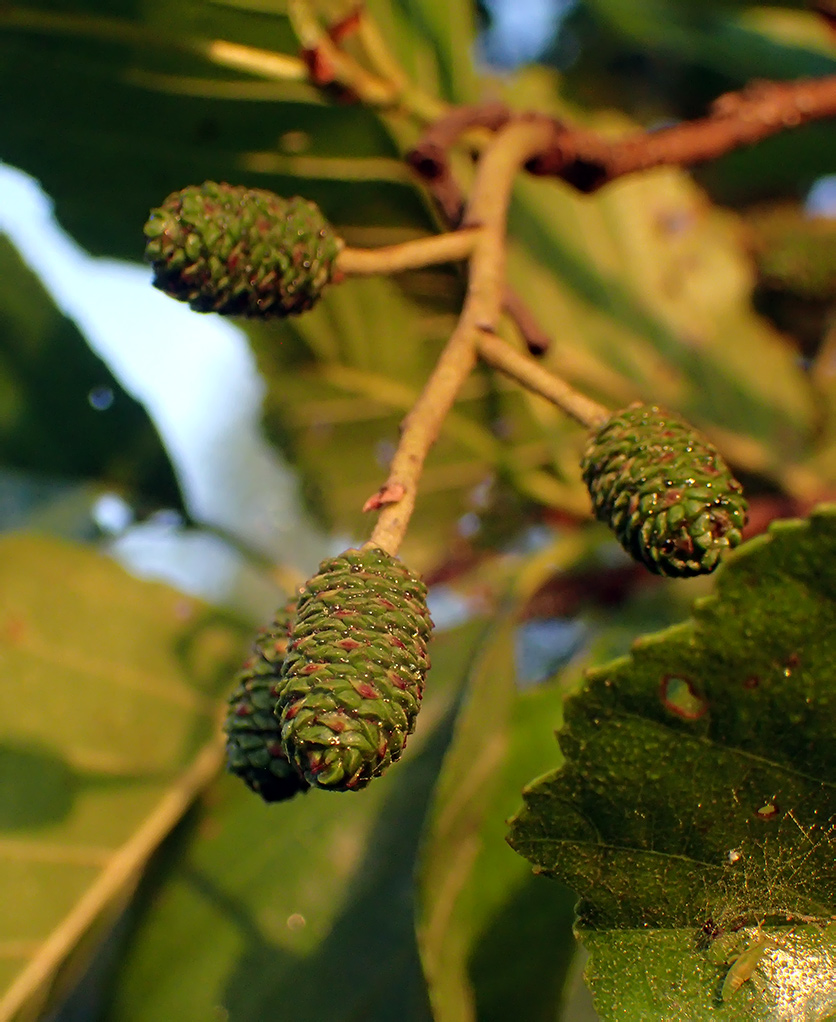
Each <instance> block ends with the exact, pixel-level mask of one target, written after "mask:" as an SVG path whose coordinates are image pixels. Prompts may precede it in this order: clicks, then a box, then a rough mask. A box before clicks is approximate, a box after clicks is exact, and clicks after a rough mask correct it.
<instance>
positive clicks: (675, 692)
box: [661, 674, 708, 720]
mask: <svg viewBox="0 0 836 1022" xmlns="http://www.w3.org/2000/svg"><path fill="white" fill-rule="evenodd" d="M661 695H662V702H663V703H664V704H665V708H666V709H668V710H670V711H671V713H675V714H676V715H677V717H682V719H683V720H699V719H700V717H702V716H704V715H705V713H706V712H707V711H708V701H707V700H706V699H705V698H703V696H701V695H699V693H698V692H697V690H696V687H695V685H694V683H693V682H692V681H690V680H689V679H688V678H679V677H676V675H672V674H669V675H667V676H666V677H664V678H663V679H662V688H661Z"/></svg>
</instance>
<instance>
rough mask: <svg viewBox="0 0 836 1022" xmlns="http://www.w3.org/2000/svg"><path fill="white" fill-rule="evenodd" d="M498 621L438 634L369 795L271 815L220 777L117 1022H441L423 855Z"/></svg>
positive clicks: (129, 960)
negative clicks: (446, 765)
mask: <svg viewBox="0 0 836 1022" xmlns="http://www.w3.org/2000/svg"><path fill="white" fill-rule="evenodd" d="M483 628H484V624H483V623H482V622H477V623H475V624H472V625H468V626H466V627H465V628H463V629H458V630H456V631H455V632H451V633H448V634H445V635H441V636H439V637H438V638H437V639H436V640H434V642H433V646H432V658H433V667H432V670H431V672H430V674H429V677H428V679H427V690H426V696H425V700H424V705H423V707H422V709H421V714H420V716H419V719H418V726H417V730H416V732H415V734H414V735H413V736H412V737H411V738H410V741H409V746H408V747H407V750H406V753H405V754H404V757H403V759H402V760H401V761H400V762H399V763H398V764H396V765H395V766H393V768H392V769H391V770H389V771H388V772H387V773H386V774H385V775H384V776H383V777H380V778H378V779H377V780H375V782H374V783H373V784H371V785H369V787H368V788H366V789H364V790H362V791H359V792H350V793H339V794H335V793H333V792H324V791H312V792H310V793H308V794H306V795H304V796H303V797H300V798H297V799H295V800H294V801H292V802H288V803H280V804H276V805H273V806H266V805H265V804H264V803H263V802H261V800H260V799H258V798H257V797H256V796H254V795H253V794H252V792H250V791H248V790H246V788H245V787H244V785H242V784H241V783H240V781H238V780H237V779H235V778H226V779H224V780H223V781H221V782H220V783H219V785H218V786H217V788H216V789H214V790H213V792H212V793H211V795H210V798H209V800H208V803H207V806H206V808H205V809H204V810H203V812H202V813H201V814H200V817H199V819H198V820H197V821H196V824H197V826H196V829H194V830H191V831H190V832H189V834H188V835H183V837H184V841H183V843H181V844H179V845H178V846H177V847H175V848H173V849H171V855H170V857H169V858H168V860H167V861H166V862H164V863H163V864H162V868H161V870H160V872H159V873H158V874H157V875H156V876H155V878H154V880H155V882H154V883H153V884H152V885H149V888H148V891H147V898H146V900H145V901H144V904H143V911H142V913H141V915H140V917H139V923H138V926H137V929H136V931H135V933H134V934H133V935H132V940H131V944H130V948H129V949H128V950H127V953H126V955H125V958H124V964H123V967H122V969H121V971H120V973H119V975H118V977H117V981H116V988H115V995H114V1001H113V1004H112V1006H111V1008H110V1010H109V1011H108V1012H107V1014H106V1016H105V1017H106V1018H107V1020H108V1022H131V1020H142V1022H145V1020H147V1019H149V1018H159V1019H169V1018H172V1019H173V1018H177V1019H181V1020H182V1022H204V1020H205V1019H211V1018H213V1017H216V1015H217V1017H223V1018H225V1017H227V1013H228V1017H229V1018H230V1019H235V1022H264V1020H265V1019H268V1018H274V1017H278V1018H293V1019H295V1020H298V1022H322V1020H323V1019H331V1020H332V1022H349V1020H351V1022H354V1020H359V1019H362V1020H363V1022H390V1020H391V1022H395V1020H406V1022H429V1020H430V1019H431V1014H430V1010H429V1005H428V1001H427V995H426V990H425V986H424V981H423V977H422V975H421V968H420V963H419V959H418V952H417V948H416V944H415V934H414V929H413V915H412V899H413V872H414V868H415V856H416V853H417V847H418V844H419V840H420V833H421V828H422V825H423V820H424V816H425V813H426V809H427V803H428V800H429V799H430V797H431V794H432V790H433V787H434V784H435V781H436V777H437V774H438V769H439V765H440V761H441V758H442V757H443V755H444V751H445V749H446V747H447V744H448V742H449V740H450V732H451V728H452V724H453V720H454V717H455V713H456V695H457V691H458V689H459V687H460V685H461V684H462V681H463V679H464V677H465V675H466V672H467V668H468V663H469V660H470V656H471V651H472V649H473V646H474V643H475V641H476V640H477V639H478V637H479V636H480V635H481V633H482V631H483ZM186 837H188V838H189V839H190V840H188V842H186V841H185V838H186ZM208 932H211V935H212V936H211V940H207V939H206V934H207V933H208Z"/></svg>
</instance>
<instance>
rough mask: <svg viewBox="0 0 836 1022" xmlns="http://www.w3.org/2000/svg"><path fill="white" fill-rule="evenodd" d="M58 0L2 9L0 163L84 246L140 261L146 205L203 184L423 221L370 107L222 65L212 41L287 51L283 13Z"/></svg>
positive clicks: (344, 214) (355, 219)
mask: <svg viewBox="0 0 836 1022" xmlns="http://www.w3.org/2000/svg"><path fill="white" fill-rule="evenodd" d="M67 6H68V5H65V4H46V3H45V4H44V5H43V6H41V7H39V8H33V7H30V6H28V5H25V4H23V5H21V6H20V7H12V8H8V9H4V12H3V16H2V17H0V89H2V90H4V91H5V92H7V93H8V94H11V91H14V92H15V93H16V94H17V95H18V101H17V103H16V104H15V109H14V110H12V109H10V105H9V104H6V105H5V106H4V107H3V109H2V110H0V131H2V133H3V138H4V148H3V159H4V160H6V161H7V162H9V163H13V164H15V165H18V166H20V167H22V168H24V169H25V170H27V171H28V172H29V173H31V174H32V175H33V176H35V177H36V178H38V180H39V181H40V182H41V183H42V185H43V187H44V189H45V190H46V191H47V192H48V193H49V195H50V196H51V197H52V198H53V199H54V200H55V208H56V214H57V216H58V219H59V221H60V222H61V224H62V225H63V226H64V227H65V228H66V229H67V230H68V231H69V233H70V234H72V235H73V237H74V238H76V239H77V240H78V241H79V242H80V243H81V244H82V245H84V246H85V248H87V249H88V250H90V251H91V252H94V253H96V254H98V253H106V254H108V255H115V256H119V257H121V258H128V259H139V258H141V255H142V250H143V247H144V243H143V238H142V224H143V222H144V221H145V219H146V217H147V215H148V210H149V209H150V208H151V207H154V206H158V205H159V204H160V203H161V202H162V200H163V199H164V198H165V196H166V195H167V194H168V193H169V192H171V191H174V190H176V189H180V188H183V187H184V186H185V185H187V184H199V183H200V182H202V181H205V180H207V179H210V180H215V181H228V182H230V183H231V184H247V185H250V186H257V187H264V188H270V189H272V190H273V191H275V192H277V193H278V194H280V195H288V196H290V195H296V194H300V193H301V194H303V195H304V196H305V197H307V198H310V199H313V200H314V201H315V202H316V203H317V204H318V205H319V206H320V207H321V208H322V210H323V212H324V213H325V215H326V216H327V217H328V219H329V220H331V221H332V222H333V223H335V224H336V225H338V226H339V227H345V226H346V225H352V224H360V225H368V224H384V225H388V226H392V225H394V226H398V227H403V226H408V227H411V228H413V229H414V228H416V227H421V228H424V229H426V228H427V227H429V226H430V218H429V217H428V214H427V212H426V209H425V206H424V204H423V201H422V200H421V198H420V197H419V195H418V192H417V190H416V189H415V187H414V186H413V184H412V182H411V180H410V177H409V175H408V173H407V172H406V171H405V168H404V167H403V166H402V165H400V164H398V163H396V162H394V161H393V159H392V157H395V156H397V151H396V149H395V146H394V145H393V143H392V141H391V138H390V137H389V133H388V132H387V130H386V129H385V127H384V126H383V125H382V124H381V122H380V120H379V118H378V116H377V114H376V113H374V112H373V111H372V110H369V109H367V108H365V107H362V106H360V105H359V104H352V105H345V104H336V103H335V104H328V103H324V102H323V99H322V97H321V95H320V94H319V92H317V90H315V89H312V88H310V87H308V86H303V85H300V84H299V83H298V82H293V81H290V82H287V81H275V80H272V81H271V80H269V77H268V78H267V79H266V80H265V79H264V78H263V77H260V76H259V75H258V73H257V72H253V73H252V74H248V73H246V72H243V71H241V72H239V71H231V70H230V69H229V68H227V67H225V66H224V65H223V61H222V60H221V58H220V57H219V56H218V55H217V53H216V52H215V50H214V49H213V42H214V41H215V40H223V41H229V42H232V43H236V44H241V45H244V46H250V47H255V48H257V49H258V50H261V51H264V50H272V51H275V52H278V53H284V54H290V55H294V56H295V55H296V53H297V49H298V43H297V41H296V39H295V37H294V35H293V33H292V31H291V29H290V26H289V22H288V20H287V17H286V16H285V15H284V14H283V13H280V12H277V11H276V10H275V9H274V8H273V9H271V10H266V11H265V10H261V11H248V10H243V9H234V8H233V7H230V6H226V5H224V4H222V3H207V2H195V0H166V2H165V3H152V2H149V3H142V4H134V3H124V4H120V5H119V6H120V7H121V8H122V9H121V10H119V9H114V5H102V4H100V3H94V2H92V0H87V2H84V0H81V2H74V3H72V4H70V5H69V7H70V11H69V12H68V11H66V9H65V8H66V7H67ZM103 12H104V15H105V16H103ZM126 110H129V111H130V113H131V116H130V117H129V118H126V117H125V111H126Z"/></svg>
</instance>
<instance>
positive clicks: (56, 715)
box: [0, 535, 242, 1022]
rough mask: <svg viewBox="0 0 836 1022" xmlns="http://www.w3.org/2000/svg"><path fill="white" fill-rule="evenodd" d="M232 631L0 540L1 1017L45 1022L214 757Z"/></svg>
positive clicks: (140, 585)
mask: <svg viewBox="0 0 836 1022" xmlns="http://www.w3.org/2000/svg"><path fill="white" fill-rule="evenodd" d="M241 647H242V641H241V631H240V628H239V627H238V626H237V625H233V624H232V623H231V622H230V621H229V620H227V619H225V618H222V617H220V616H219V615H218V614H217V613H214V612H209V611H208V610H207V608H205V607H204V606H203V605H201V604H200V603H198V602H197V601H195V600H193V599H190V598H187V597H184V596H183V595H182V594H179V593H176V592H174V591H173V590H171V589H167V588H166V587H164V586H161V585H151V584H148V583H144V582H140V581H138V580H136V579H134V578H131V577H130V576H129V575H127V574H126V573H125V572H124V571H123V570H122V569H121V568H120V567H118V566H117V565H116V564H115V563H113V562H112V561H111V560H109V559H108V558H106V557H103V556H102V555H100V554H97V553H94V552H92V551H90V550H87V549H83V548H76V547H72V546H70V545H68V544H64V543H61V542H58V541H57V540H48V539H45V538H38V537H33V536H27V535H13V536H11V535H10V536H5V537H2V538H0V673H1V674H2V679H3V683H2V684H0V721H1V722H2V723H0V860H2V862H3V866H2V869H0V975H1V976H2V978H3V985H2V987H0V1018H2V1019H4V1020H7V1019H9V1020H11V1019H14V1020H15V1022H24V1020H31V1019H35V1018H39V1017H41V1012H42V1011H43V1010H44V1006H45V1005H46V1004H48V1003H50V1002H51V1001H53V1000H54V999H55V998H56V997H59V996H60V995H61V993H62V992H63V991H64V990H65V988H66V987H67V985H68V984H71V983H72V982H73V981H74V979H75V978H76V977H77V974H78V970H79V969H80V968H81V967H82V966H83V964H84V961H85V960H86V957H87V956H89V954H90V951H91V946H90V945H91V940H90V938H91V936H95V935H96V934H98V933H100V932H101V930H102V928H103V927H105V926H107V924H108V923H109V922H111V921H112V920H113V918H114V915H115V914H116V913H118V911H119V910H120V909H121V907H122V905H123V904H124V900H125V898H126V896H127V895H129V894H130V893H131V891H132V889H133V887H134V885H135V883H136V880H137V877H138V874H139V871H140V870H141V869H142V867H143V866H144V864H145V861H146V859H147V858H148V856H149V855H150V854H151V852H153V850H154V848H155V847H156V845H157V844H158V842H159V841H160V840H162V838H163V837H164V836H165V834H166V833H167V832H168V830H170V829H171V827H172V826H173V825H174V824H175V823H176V822H177V820H178V819H179V818H180V816H181V815H182V813H183V812H184V811H185V810H186V809H187V808H188V805H189V804H190V802H191V801H192V800H193V798H194V796H195V794H196V793H197V792H198V791H199V790H200V788H201V787H202V786H204V785H205V784H206V783H208V781H209V780H210V779H211V778H212V776H213V775H214V773H215V772H216V770H217V769H218V766H219V761H220V752H219V749H218V745H217V742H216V741H213V742H212V743H211V745H209V746H207V747H206V748H205V749H204V751H203V752H201V753H200V754H198V753H199V750H200V749H201V747H202V746H203V745H204V743H205V742H206V741H207V739H208V738H209V737H210V736H211V735H213V734H214V733H215V715H214V706H215V703H214V698H213V696H214V695H215V693H217V691H218V688H219V686H220V685H221V684H225V683H226V679H227V678H228V676H229V673H230V672H231V671H232V670H234V667H235V665H237V663H238V661H239V658H240V650H241Z"/></svg>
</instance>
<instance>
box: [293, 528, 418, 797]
mask: <svg viewBox="0 0 836 1022" xmlns="http://www.w3.org/2000/svg"><path fill="white" fill-rule="evenodd" d="M426 595H427V588H426V586H425V585H424V583H423V582H422V581H421V580H420V579H419V578H418V577H417V576H416V575H414V574H413V573H412V572H411V571H410V570H409V568H407V567H406V566H405V565H404V564H402V563H401V562H400V561H398V560H397V558H395V557H392V556H390V555H389V554H387V553H386V552H385V551H383V550H380V549H377V548H365V549H363V550H346V551H345V553H342V554H340V556H339V557H335V558H332V559H330V560H326V561H323V562H322V564H321V565H320V567H319V572H318V573H317V574H316V575H314V577H313V578H312V579H310V580H309V581H308V583H307V584H306V586H305V588H304V590H303V592H302V595H301V596H300V597H299V601H298V606H297V612H296V618H295V621H294V623H293V627H292V631H291V637H290V645H289V648H288V653H287V656H286V657H285V661H284V668H283V670H282V682H283V684H282V689H281V693H280V695H279V699H278V704H277V706H276V715H277V716H278V717H280V719H281V725H282V740H283V742H284V748H285V752H286V754H287V756H288V759H290V761H291V762H292V763H293V764H295V766H296V768H297V769H298V771H299V772H300V773H301V774H302V775H303V776H304V777H305V779H306V780H307V781H308V782H310V784H312V785H315V786H316V787H319V788H329V789H331V790H335V791H348V790H352V789H356V788H363V787H365V786H366V785H367V784H368V783H369V781H370V780H371V779H372V778H373V777H376V776H378V775H379V774H382V773H383V771H384V770H386V768H387V767H388V766H389V764H390V763H393V762H394V761H395V760H397V759H399V758H400V756H401V753H402V752H403V750H404V746H405V745H406V740H407V736H408V735H410V734H411V733H412V731H413V730H414V728H415V721H416V718H417V716H418V710H419V708H420V705H421V697H422V695H423V691H424V678H425V676H426V673H427V671H428V670H429V666H430V662H429V658H428V656H427V644H428V642H429V638H430V632H431V629H432V621H431V620H430V615H429V612H428V611H427V606H426Z"/></svg>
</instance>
